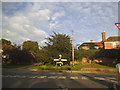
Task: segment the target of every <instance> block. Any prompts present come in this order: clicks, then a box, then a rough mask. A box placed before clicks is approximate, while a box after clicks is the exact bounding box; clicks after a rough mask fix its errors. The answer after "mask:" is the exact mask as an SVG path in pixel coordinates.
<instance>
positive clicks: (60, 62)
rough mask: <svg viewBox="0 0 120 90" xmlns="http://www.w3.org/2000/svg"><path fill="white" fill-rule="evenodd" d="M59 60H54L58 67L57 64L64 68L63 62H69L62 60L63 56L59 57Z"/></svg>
mask: <svg viewBox="0 0 120 90" xmlns="http://www.w3.org/2000/svg"><path fill="white" fill-rule="evenodd" d="M59 57H60V58H59V59H54V61H55V62H56V66H57V64H59V65H60V66H62V65H63V62H66V61H67V59H62V58H61V57H62V55H59Z"/></svg>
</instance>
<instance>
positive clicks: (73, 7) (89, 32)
mask: <svg viewBox="0 0 120 90" xmlns="http://www.w3.org/2000/svg"><path fill="white" fill-rule="evenodd" d="M2 20H3V27H2V29H3V30H2V37H3V38H6V39H8V40H11V41H12V42H14V43H17V44H21V43H22V42H23V41H26V40H33V41H38V43H39V45H44V42H45V41H46V39H45V38H47V37H49V36H50V35H51V34H53V31H54V32H59V33H64V34H67V35H70V36H71V35H72V32H71V31H72V29H74V32H75V33H74V35H75V38H74V39H75V45H77V44H81V43H83V42H88V41H89V40H94V41H95V42H98V41H101V32H102V31H106V34H107V37H109V36H117V35H118V30H117V28H116V27H115V25H114V23H116V22H118V3H117V2H39V3H38V2H37V3H30V2H26V3H25V2H23V3H21V2H17V3H15V2H3V3H2Z"/></svg>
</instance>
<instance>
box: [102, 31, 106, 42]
mask: <svg viewBox="0 0 120 90" xmlns="http://www.w3.org/2000/svg"><path fill="white" fill-rule="evenodd" d="M105 40H106V32H105V31H104V32H102V42H104V41H105Z"/></svg>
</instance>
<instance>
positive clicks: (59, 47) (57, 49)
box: [39, 33, 71, 64]
mask: <svg viewBox="0 0 120 90" xmlns="http://www.w3.org/2000/svg"><path fill="white" fill-rule="evenodd" d="M47 40H48V42H47V43H46V45H47V46H45V47H43V48H42V50H40V53H41V54H40V55H39V56H40V60H41V59H42V60H41V61H44V62H49V63H52V64H53V63H54V61H53V59H55V58H59V55H60V54H61V55H62V58H66V59H67V60H68V62H67V63H68V64H69V62H70V60H71V43H70V37H69V36H68V35H66V34H59V33H54V35H51V36H50V37H49V38H47Z"/></svg>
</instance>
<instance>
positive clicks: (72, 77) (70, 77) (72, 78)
mask: <svg viewBox="0 0 120 90" xmlns="http://www.w3.org/2000/svg"><path fill="white" fill-rule="evenodd" d="M70 79H78V77H70Z"/></svg>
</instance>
